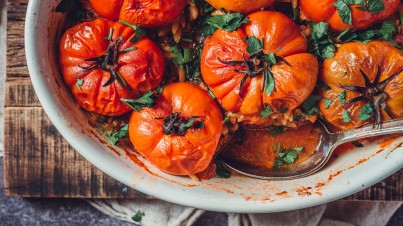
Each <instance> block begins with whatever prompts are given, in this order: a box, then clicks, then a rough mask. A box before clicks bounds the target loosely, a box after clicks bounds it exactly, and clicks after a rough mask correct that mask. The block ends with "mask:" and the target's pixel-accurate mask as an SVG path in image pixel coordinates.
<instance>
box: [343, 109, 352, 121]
mask: <svg viewBox="0 0 403 226" xmlns="http://www.w3.org/2000/svg"><path fill="white" fill-rule="evenodd" d="M342 116H343V122H344V123H347V122H350V121H351V118H350V114H349V113H348V111H347V110H343V112H342Z"/></svg>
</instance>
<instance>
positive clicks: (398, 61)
mask: <svg viewBox="0 0 403 226" xmlns="http://www.w3.org/2000/svg"><path fill="white" fill-rule="evenodd" d="M378 69H379V70H378ZM360 70H362V72H363V73H364V74H365V75H366V76H367V77H368V79H369V81H370V82H371V83H374V82H375V80H376V75H377V74H378V73H380V77H379V79H378V82H379V83H382V82H384V81H386V79H391V80H390V81H388V82H386V84H385V86H384V88H383V89H378V90H375V89H373V90H372V91H369V92H366V94H364V95H372V93H373V92H374V94H375V99H377V98H380V97H381V96H380V93H381V92H380V91H384V92H385V93H386V102H385V103H386V106H387V107H388V108H389V109H390V113H391V115H392V116H393V117H395V118H402V117H403V71H402V70H403V53H402V52H401V51H400V50H398V49H397V48H395V47H393V46H392V45H390V44H389V43H387V42H381V41H371V42H369V43H368V44H363V43H359V42H350V43H346V44H342V45H341V46H340V47H339V48H338V49H337V52H336V54H335V56H334V57H333V58H331V59H327V60H326V61H325V62H324V63H323V68H322V70H321V72H320V80H321V81H323V82H324V83H325V84H327V85H328V86H329V87H330V88H331V89H329V90H324V91H323V96H324V98H326V99H327V100H330V101H332V102H331V104H330V105H329V106H328V107H327V108H326V106H325V100H321V102H320V103H319V108H320V111H321V113H322V114H323V116H324V117H325V118H326V120H327V121H329V122H330V123H331V124H332V125H334V126H336V127H337V128H339V129H342V130H347V129H350V128H354V127H359V126H362V125H364V124H366V123H369V122H373V119H372V118H369V119H368V120H360V119H359V115H360V111H361V110H362V109H363V107H364V105H365V104H367V103H369V102H368V101H367V100H360V101H356V102H353V103H348V102H349V101H351V100H353V98H357V97H358V96H362V94H361V93H360V92H357V91H351V90H349V89H346V88H345V87H344V88H343V86H360V87H365V86H366V85H365V80H364V77H363V75H362V73H361V72H360ZM396 73H397V74H396ZM394 74H396V75H394ZM393 75H394V77H392V76H393ZM343 90H346V95H345V104H343V103H342V102H344V101H343V100H342V101H340V93H342V92H343ZM379 92H380V93H379ZM370 99H371V98H370ZM343 110H344V111H345V112H348V115H349V117H350V118H351V121H350V122H345V121H346V120H343ZM373 112H374V113H375V109H373ZM380 113H381V117H382V119H383V120H388V119H390V116H389V115H388V114H387V112H385V111H384V110H383V109H382V108H381V112H380ZM345 114H347V113H345ZM375 116H376V114H375V115H374V117H375ZM347 121H348V120H347Z"/></svg>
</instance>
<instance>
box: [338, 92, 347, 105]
mask: <svg viewBox="0 0 403 226" xmlns="http://www.w3.org/2000/svg"><path fill="white" fill-rule="evenodd" d="M339 102H340V103H342V104H345V103H346V90H343V91H342V92H340V93H339Z"/></svg>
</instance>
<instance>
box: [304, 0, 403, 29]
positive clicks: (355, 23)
mask: <svg viewBox="0 0 403 226" xmlns="http://www.w3.org/2000/svg"><path fill="white" fill-rule="evenodd" d="M335 2H336V0H299V5H300V7H301V11H302V13H303V14H304V15H305V16H306V17H308V19H310V20H313V21H315V22H327V23H329V25H330V27H331V28H332V29H333V30H336V31H342V30H345V29H347V28H352V29H363V28H367V27H369V26H370V25H371V24H373V23H376V22H378V21H381V20H384V19H386V18H387V17H389V16H390V15H392V14H393V13H394V12H395V11H396V10H397V8H398V6H399V3H400V0H382V2H383V5H384V9H383V10H382V11H380V12H379V13H373V12H371V11H370V10H368V9H367V10H363V9H360V7H362V6H361V5H350V6H349V8H350V10H351V18H352V20H351V24H348V23H344V22H343V20H342V18H341V17H340V15H339V12H338V11H337V8H336V7H335V6H334V4H335Z"/></svg>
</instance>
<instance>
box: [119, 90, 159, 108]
mask: <svg viewBox="0 0 403 226" xmlns="http://www.w3.org/2000/svg"><path fill="white" fill-rule="evenodd" d="M157 97H158V95H156V93H155V92H153V91H148V92H147V93H145V94H144V95H143V96H142V97H140V98H138V99H125V98H121V99H120V100H121V101H123V102H124V103H125V104H126V105H128V106H129V107H131V108H132V109H133V110H135V111H140V110H143V108H144V107H148V108H152V107H154V100H156V99H157Z"/></svg>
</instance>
